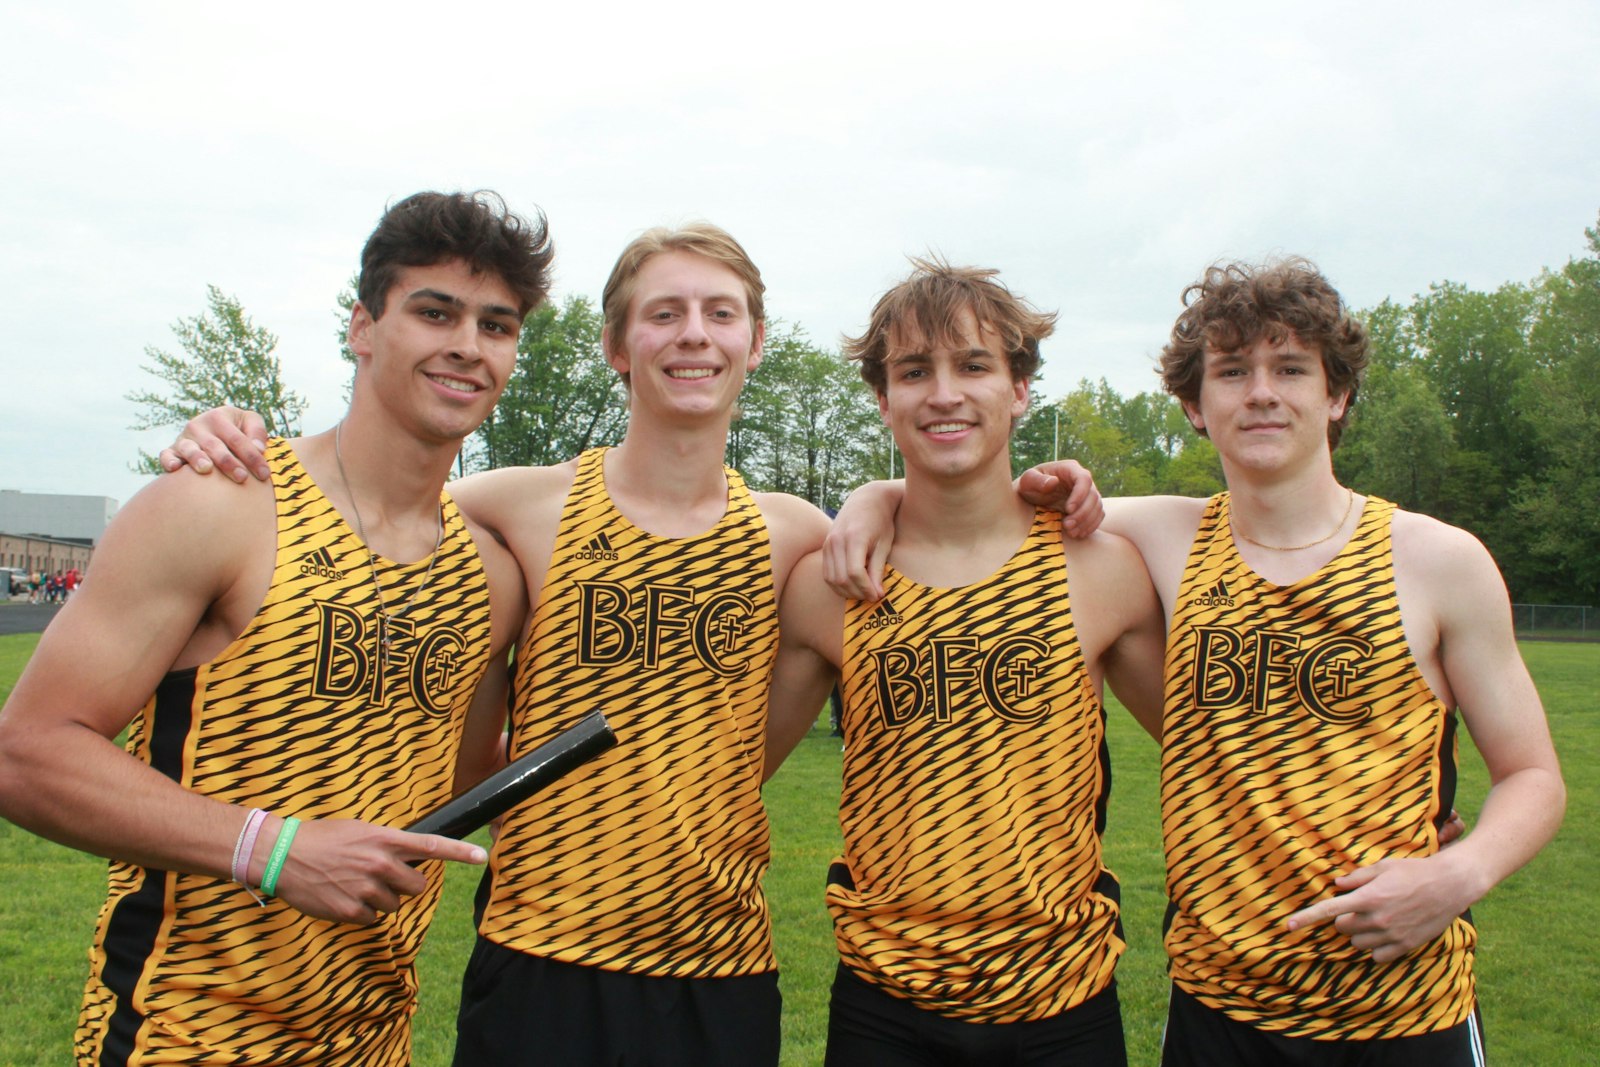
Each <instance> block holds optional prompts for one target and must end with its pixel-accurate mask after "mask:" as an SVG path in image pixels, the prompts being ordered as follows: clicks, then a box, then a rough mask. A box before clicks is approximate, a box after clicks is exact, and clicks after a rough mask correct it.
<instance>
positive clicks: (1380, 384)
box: [1333, 359, 1457, 515]
mask: <svg viewBox="0 0 1600 1067" xmlns="http://www.w3.org/2000/svg"><path fill="white" fill-rule="evenodd" d="M1456 451H1457V450H1456V445H1455V437H1454V435H1453V432H1452V426H1451V422H1450V417H1449V416H1448V415H1447V414H1446V413H1445V410H1444V405H1443V404H1441V403H1440V402H1439V397H1438V395H1437V394H1435V393H1434V391H1433V389H1432V387H1431V386H1430V385H1429V383H1428V380H1427V378H1426V376H1425V375H1424V374H1423V373H1422V371H1421V369H1420V368H1419V367H1417V365H1416V364H1415V363H1412V362H1403V363H1400V364H1399V365H1392V364H1391V363H1389V362H1387V361H1379V360H1376V359H1375V360H1374V361H1373V363H1372V365H1371V367H1370V368H1369V369H1368V372H1367V378H1366V381H1365V382H1364V383H1362V386H1361V389H1360V391H1359V394H1358V396H1357V402H1356V405H1355V407H1353V408H1352V409H1351V411H1350V424H1349V426H1348V427H1347V429H1346V431H1345V435H1344V437H1343V439H1342V440H1341V441H1340V443H1339V447H1338V449H1337V450H1336V451H1335V452H1334V453H1333V465H1334V468H1335V469H1336V470H1337V471H1338V473H1339V477H1340V479H1341V480H1342V481H1344V482H1345V484H1347V485H1350V486H1353V487H1354V488H1355V489H1357V490H1358V491H1360V492H1362V493H1375V494H1377V495H1378V496H1381V497H1384V498H1386V499H1389V500H1393V501H1394V502H1395V503H1397V504H1399V505H1400V506H1401V507H1404V508H1407V509H1409V510H1412V511H1422V512H1427V513H1428V514H1431V515H1438V514H1441V513H1442V512H1444V511H1447V510H1450V508H1449V506H1448V502H1447V501H1446V499H1445V496H1444V488H1445V483H1446V478H1447V476H1448V475H1449V473H1450V471H1451V469H1452V463H1454V462H1455V461H1456V460H1455V457H1456Z"/></svg>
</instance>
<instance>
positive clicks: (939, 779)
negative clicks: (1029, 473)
mask: <svg viewBox="0 0 1600 1067" xmlns="http://www.w3.org/2000/svg"><path fill="white" fill-rule="evenodd" d="M884 591H885V596H884V598H883V599H882V600H880V601H878V602H876V603H865V602H853V603H851V604H850V605H849V607H848V608H847V609H846V616H845V633H844V641H845V644H844V671H843V679H844V698H845V711H844V732H845V738H846V743H845V759H844V789H843V796H842V799H841V822H842V824H843V828H844V838H845V849H846V852H845V855H844V857H843V858H842V859H841V860H839V861H838V862H836V863H835V865H834V869H833V872H832V874H831V877H830V883H831V884H830V885H829V887H828V892H827V901H828V907H829V909H830V910H831V912H832V913H833V918H834V929H835V933H836V935H837V939H838V943H839V951H840V954H841V958H842V959H843V961H844V963H845V965H846V966H848V967H849V968H850V969H851V970H852V971H853V972H855V973H856V974H858V975H860V976H861V977H862V978H863V979H864V980H865V981H867V982H869V983H872V984H873V985H876V986H878V987H879V988H881V989H883V990H885V991H887V992H889V993H891V994H893V995H895V996H899V997H902V998H905V999H908V1000H911V1001H913V1002H915V1003H917V1004H918V1005H919V1006H921V1007H924V1008H927V1009H930V1010H933V1011H937V1012H939V1013H941V1014H944V1015H948V1016H952V1017H955V1018H960V1019H966V1020H969V1021H974V1022H991V1023H1008V1022H1020V1021H1028V1020H1034V1019H1043V1018H1048V1017H1050V1016H1053V1015H1057V1014H1059V1013H1061V1012H1063V1011H1065V1010H1067V1009H1068V1008H1071V1007H1074V1006H1076V1005H1078V1004H1081V1003H1082V1002H1083V1001H1085V1000H1087V999H1088V998H1090V997H1092V996H1094V995H1095V994H1097V993H1099V992H1101V991H1102V990H1104V989H1105V988H1106V987H1107V985H1109V984H1110V982H1111V978H1112V972H1113V969H1114V968H1115V966H1116V962H1117V959H1118V958H1119V957H1120V956H1121V954H1122V951H1123V948H1124V945H1123V940H1122V934H1121V929H1120V923H1119V915H1118V895H1119V894H1118V887H1117V883H1116V880H1115V878H1113V877H1112V875H1111V873H1110V872H1109V871H1108V870H1106V869H1105V867H1104V865H1103V863H1102V859H1101V834H1102V832H1103V831H1104V829H1105V802H1106V798H1107V796H1108V795H1109V791H1110V788H1111V775H1110V762H1109V758H1108V756H1107V750H1106V746H1105V711H1104V708H1103V707H1102V705H1101V702H1100V699H1099V696H1098V694H1097V691H1096V687H1095V685H1094V683H1093V681H1092V679H1091V678H1090V676H1089V673H1088V671H1087V669H1086V667H1085V664H1084V659H1083V652H1082V649H1081V648H1080V646H1079V644H1078V639H1077V631H1076V629H1075V627H1074V625H1073V619H1072V610H1071V600H1070V597H1069V595H1068V589H1067V572H1066V566H1065V562H1064V559H1063V556H1062V542H1061V517H1060V515H1059V514H1057V513H1055V512H1050V511H1043V510H1041V511H1039V512H1038V513H1037V515H1036V516H1035V518H1034V522H1033V526H1032V529H1031V531H1030V532H1029V534H1028V537H1027V539H1026V540H1025V541H1024V543H1023V545H1022V547H1021V548H1020V549H1019V550H1018V551H1017V553H1016V554H1015V555H1014V556H1013V557H1012V559H1011V560H1010V561H1009V562H1008V563H1007V564H1006V565H1005V566H1004V567H1002V568H1001V569H1000V570H999V571H997V572H996V573H995V574H994V575H992V576H991V577H989V578H987V579H985V580H983V581H981V582H977V583H975V584H972V585H968V586H964V587H961V588H955V589H941V588H931V587H928V586H924V585H920V584H918V583H916V582H913V581H911V580H910V579H908V578H906V577H905V576H904V575H902V574H899V573H898V572H896V571H894V570H893V569H892V568H890V569H889V570H888V571H887V572H886V574H885V577H884Z"/></svg>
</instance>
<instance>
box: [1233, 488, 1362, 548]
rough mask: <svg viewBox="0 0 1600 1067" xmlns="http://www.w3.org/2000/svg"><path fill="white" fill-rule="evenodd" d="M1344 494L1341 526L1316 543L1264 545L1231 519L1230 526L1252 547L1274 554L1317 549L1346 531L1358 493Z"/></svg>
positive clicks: (1347, 491) (1348, 489) (1348, 492)
mask: <svg viewBox="0 0 1600 1067" xmlns="http://www.w3.org/2000/svg"><path fill="white" fill-rule="evenodd" d="M1344 493H1345V497H1344V514H1343V515H1340V516H1339V525H1337V526H1335V527H1334V528H1333V529H1331V530H1329V531H1328V532H1327V533H1325V534H1323V535H1322V536H1321V537H1319V538H1317V539H1316V540H1315V541H1309V542H1307V543H1306V544H1303V545H1292V546H1285V545H1264V544H1262V543H1261V542H1260V541H1257V540H1256V539H1255V538H1254V537H1251V536H1250V535H1249V534H1247V533H1245V532H1244V531H1243V530H1241V529H1239V527H1238V526H1237V525H1235V524H1234V522H1233V520H1232V519H1231V518H1230V519H1229V520H1228V525H1230V526H1233V532H1234V533H1236V534H1238V535H1239V536H1240V537H1242V538H1244V539H1245V540H1246V541H1249V542H1250V543H1251V544H1252V545H1255V546H1256V547H1257V548H1265V549H1268V550H1270V551H1272V552H1299V551H1300V550H1301V549H1305V548H1316V547H1317V546H1318V545H1320V544H1322V543H1323V542H1324V541H1331V540H1333V535H1334V534H1336V533H1338V532H1339V531H1340V530H1342V529H1344V524H1345V521H1346V520H1347V519H1349V518H1350V509H1351V508H1353V507H1355V503H1356V491H1355V490H1354V489H1350V488H1346V489H1345V491H1344Z"/></svg>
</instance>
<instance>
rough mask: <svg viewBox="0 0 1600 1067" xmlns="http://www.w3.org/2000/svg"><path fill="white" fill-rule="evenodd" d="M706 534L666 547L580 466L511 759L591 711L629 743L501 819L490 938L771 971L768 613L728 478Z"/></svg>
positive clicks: (528, 663) (694, 965)
mask: <svg viewBox="0 0 1600 1067" xmlns="http://www.w3.org/2000/svg"><path fill="white" fill-rule="evenodd" d="M725 475H726V479H727V486H728V495H727V508H726V511H725V512H724V514H723V516H722V518H721V519H720V520H719V521H718V522H717V523H716V524H714V525H713V526H712V528H711V529H709V530H707V531H706V532H704V533H703V534H699V535H696V536H692V537H684V538H668V537H657V536H655V535H652V534H650V533H648V532H646V531H644V530H641V529H639V528H638V527H636V526H634V525H633V524H632V523H630V522H629V521H628V520H627V518H626V517H625V516H623V515H622V514H621V512H620V511H619V510H618V509H617V507H616V505H615V504H613V503H612V501H611V498H610V495H609V494H608V493H607V491H606V486H605V450H604V449H596V450H593V451H590V452H586V453H584V454H583V455H582V456H581V457H580V458H579V460H578V470H577V473H576V475H575V476H574V479H573V484H572V489H571V490H570V492H569V493H568V495H567V500H566V502H565V505H564V506H563V509H562V514H561V519H560V523H559V526H558V529H557V532H556V541H555V545H554V546H553V549H552V552H551V557H550V566H549V568H548V570H547V572H546V575H545V582H544V585H543V587H542V588H541V589H540V591H539V599H538V602H537V604H536V605H535V607H534V611H533V618H532V620H531V622H530V624H529V631H528V636H527V638H526V640H525V641H524V642H523V643H522V647H520V648H519V649H518V651H517V669H516V672H515V676H514V682H513V689H512V708H511V724H512V733H511V754H512V755H513V756H517V755H520V754H521V753H522V752H525V751H527V750H529V749H530V748H532V747H533V746H534V745H537V744H538V743H539V742H541V741H543V740H544V739H546V738H547V737H549V736H550V735H551V734H552V733H553V732H555V731H556V730H558V729H559V728H560V727H561V726H563V725H565V724H567V723H569V722H571V721H573V720H574V719H575V718H577V717H579V716H581V715H583V714H585V713H587V712H588V711H591V710H593V709H596V708H599V709H601V710H603V711H604V712H605V714H606V718H607V719H608V720H609V722H610V723H611V726H612V729H614V730H615V731H616V733H617V737H618V738H619V739H620V740H621V743H620V744H619V745H618V746H617V747H616V748H615V749H612V750H611V751H609V752H606V753H603V754H602V755H601V756H599V757H598V758H597V759H595V760H594V761H592V762H591V763H588V764H586V765H585V766H584V768H583V770H582V771H581V772H580V773H578V774H574V775H571V776H569V777H568V778H565V779H563V780H561V781H560V782H557V783H555V785H553V786H552V787H551V788H549V789H547V790H545V791H544V792H542V793H540V795H539V797H538V799H537V801H536V802H533V803H529V804H526V805H523V806H522V807H520V808H517V809H515V810H513V811H512V812H511V814H510V815H508V816H507V819H506V822H505V825H504V827H503V829H502V830H501V833H500V836H499V837H498V838H497V839H496V841H495V845H494V848H493V850H492V851H491V853H490V861H489V862H490V886H489V899H488V903H487V906H486V907H485V909H484V912H483V918H482V922H481V923H480V925H479V932H480V933H482V935H483V936H484V937H485V938H487V939H489V940H490V941H493V942H494V943H496V944H498V945H501V946H502V947H505V948H509V949H513V950H515V951H518V952H524V953H527V954H529V955H533V956H540V957H544V958H548V959H555V960H560V961H561V962H564V963H572V964H577V965H580V966H592V967H597V968H600V969H604V970H612V971H623V972H626V973H630V974H640V975H650V976H654V977H672V978H715V977H730V976H735V975H752V974H762V973H766V972H769V971H772V970H773V969H775V967H776V966H777V964H776V960H775V959H774V957H773V955H772V946H771V934H770V930H769V925H770V923H769V919H768V911H767V902H766V897H765V896H764V895H763V893H762V891H761V878H762V876H763V874H764V873H765V871H766V867H767V859H768V853H769V848H768V838H767V822H766V813H765V809H764V808H763V807H762V803H761V791H760V781H761V768H762V764H763V758H764V753H765V735H766V705H767V699H766V698H767V679H768V678H769V677H770V675H771V671H772V663H773V660H774V658H775V657H776V653H777V622H778V620H777V597H776V592H775V590H774V587H773V579H772V561H771V551H770V548H769V538H768V535H767V528H766V523H765V521H764V520H763V518H762V516H761V512H760V509H759V508H758V507H757V506H756V502H755V499H754V498H753V497H752V495H751V494H750V492H749V490H748V489H746V488H745V486H744V482H743V480H742V479H741V478H740V477H739V474H738V472H737V471H734V470H732V469H731V468H728V469H726V471H725Z"/></svg>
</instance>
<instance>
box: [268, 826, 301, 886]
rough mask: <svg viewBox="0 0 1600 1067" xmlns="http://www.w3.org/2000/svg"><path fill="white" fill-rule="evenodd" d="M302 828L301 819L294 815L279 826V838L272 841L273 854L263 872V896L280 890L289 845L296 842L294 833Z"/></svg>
mask: <svg viewBox="0 0 1600 1067" xmlns="http://www.w3.org/2000/svg"><path fill="white" fill-rule="evenodd" d="M299 829H300V820H299V819H296V818H295V817H294V816H292V815H291V816H290V817H289V818H287V819H285V820H283V825H282V826H281V827H279V828H278V840H276V841H274V842H273V843H272V855H270V856H268V857H267V869H266V870H265V871H263V872H262V874H261V893H262V895H263V896H269V897H270V896H272V895H274V894H275V893H277V891H278V875H280V874H282V873H283V863H284V861H285V860H287V859H288V858H289V846H290V845H292V844H294V835H295V832H296V831H297V830H299Z"/></svg>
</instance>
